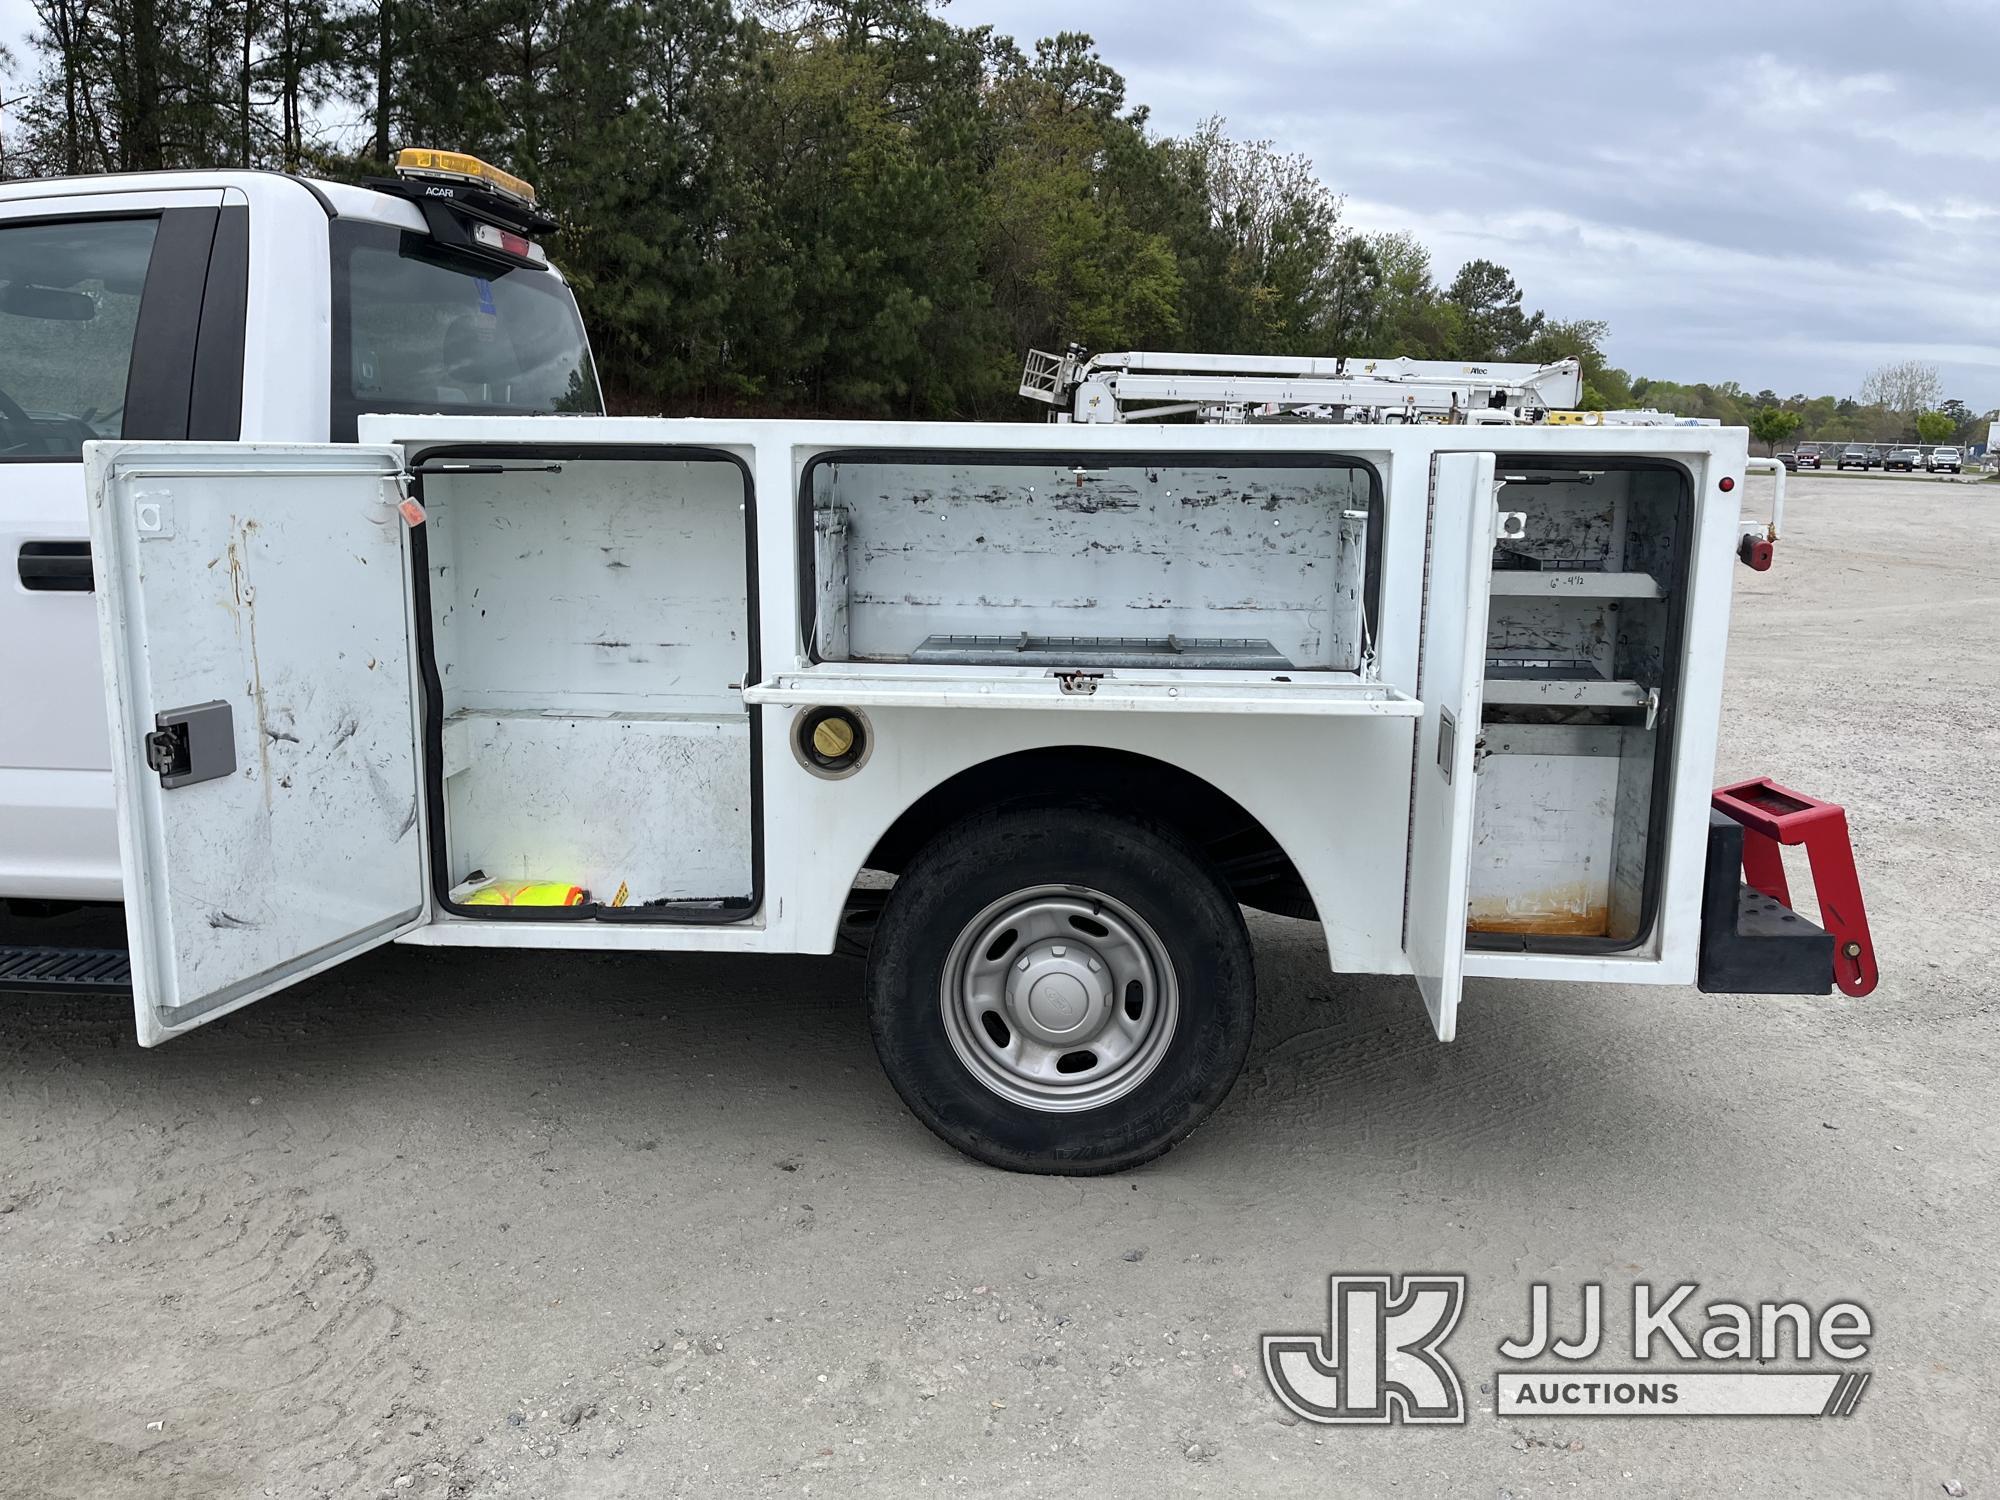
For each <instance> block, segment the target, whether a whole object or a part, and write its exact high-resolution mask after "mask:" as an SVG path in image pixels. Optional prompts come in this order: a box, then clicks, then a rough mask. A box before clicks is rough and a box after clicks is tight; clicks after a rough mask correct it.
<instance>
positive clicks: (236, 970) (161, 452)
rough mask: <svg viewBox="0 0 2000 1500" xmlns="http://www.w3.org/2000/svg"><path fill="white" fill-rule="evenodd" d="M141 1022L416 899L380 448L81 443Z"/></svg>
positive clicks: (265, 989) (148, 1023)
mask: <svg viewBox="0 0 2000 1500" xmlns="http://www.w3.org/2000/svg"><path fill="white" fill-rule="evenodd" d="M85 468H86V479H87V483H88V485H89V494H90V534H91V546H92V549H93V552H94V555H95V557H96V560H97V579H98V582H97V612H98V629H99V633H100V640H101V646H102V649H103V654H104V668H105V684H106V696H107V700H108V705H109V710H110V720H111V739H112V743H111V776H112V785H113V789H114V791H115V792H116V794H117V801H118V842H119V854H120V859H121V862H122V864H123V867H124V881H125V923H126V931H127V935H128V937H129V939H130V943H131V950H132V997H133V1006H134V1009H135V1011H136V1012H137V1019H138V1024H139V1041H140V1044H141V1045H143V1046H148V1047H150V1046H153V1045H154V1044H156V1043H158V1042H161V1041H164V1040H165V1039H166V1038H168V1037H170V1036H174V1035H176V1034H178V1033H180V1032H182V1031H186V1030H188V1029H189V1028H191V1027H193V1026H198V1025H200V1024H201V1023H203V1022H205V1021H211V1020H214V1019H215V1018H216V1017H217V1016H220V1015H224V1014H226V1013H227V1012H229V1011H232V1010H235V1009H236V1008H237V1007H239V1006H242V1005H247V1004H248V1003H249V1002H251V1001H252V1000H256V999H259V998H261V997H262V996H264V995H268V994H270V993H271V992H272V991H274V990H278V989H282V988H284V987H285V986H286V985H288V984H291V983H293V982H294V981H296V980H299V979H302V978H304V977H305V976H306V975H308V974H312V973H315V972H317V971H318V970H320V969H324V968H326V967H328V966H329V965H331V964H334V963H338V962H339V961H340V960H341V959H343V958H347V957H351V956H352V955H354V954H356V953H360V952H362V951H364V950H366V949H368V948H372V947H375V946H376V945H378V944H381V943H385V942H387V941H388V940H389V939H390V938H392V937H395V936H396V935H397V934H399V933H401V932H405V931H407V930H409V929H410V928H412V927H415V926H417V925H418V924H419V923H420V922H421V921H422V920H423V918H424V913H425V897H424V879H423V875H424V868H423V830H422V806H421V802H420V799H419V795H418V794H419V787H420V781H419V774H418V773H419V761H418V755H417V715H416V690H415V679H414V677H413V675H412V671H411V666H412V662H411V648H410V628H409V603H408V591H409V584H408V578H409V569H408V567H407V565H406V562H405V557H404V548H405V541H404V537H405V532H406V526H405V523H404V517H403V516H402V515H401V514H399V511H398V506H399V502H400V501H401V499H402V495H401V491H400V489H399V487H398V483H397V476H398V474H399V473H400V471H401V468H402V456H401V454H400V453H399V452H397V451H396V450H393V449H388V448H357V447H354V446H352V445H341V446H332V445H313V446H305V445H298V444H258V443H213V444H210V443H92V444H87V445H86V447H85Z"/></svg>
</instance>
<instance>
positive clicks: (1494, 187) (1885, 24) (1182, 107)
mask: <svg viewBox="0 0 2000 1500" xmlns="http://www.w3.org/2000/svg"><path fill="white" fill-rule="evenodd" d="M949 14H950V15H951V16H952V18H953V19H954V20H956V21H957V22H958V23H959V24H961V25H973V24H978V23H981V22H987V21H990V22H992V23H993V24H994V25H995V26H996V27H998V28H999V29H1001V30H1003V31H1008V32H1011V33H1012V34H1013V35H1015V36H1016V37H1018V38H1020V39H1022V40H1023V42H1024V43H1025V42H1026V40H1027V39H1028V38H1030V37H1033V36H1041V35H1048V34H1050V33H1052V32H1054V31H1056V30H1060V29H1062V28H1064V27H1068V28H1070V29H1073V30H1087V31H1089V32H1090V33H1091V34H1092V35H1093V36H1095V37H1096V38H1097V41H1098V44H1099V47H1100V49H1101V51H1102V52H1103V53H1104V56H1105V58H1106V60H1107V61H1109V62H1110V63H1111V64H1112V65H1113V66H1115V67H1117V68H1118V69H1119V70H1120V71H1121V72H1122V73H1124V74H1125V76H1126V78H1127V80H1128V81H1129V84H1130V89H1131V97H1132V98H1133V99H1134V100H1135V101H1139V102H1144V103H1147V104H1149V105H1151V106H1152V108H1153V114H1154V119H1155V122H1156V123H1157V124H1158V126H1159V127H1160V128H1161V129H1163V130H1167V131H1174V132H1178V131H1182V130H1185V129H1187V128H1188V127H1189V126H1190V125H1192V124H1193V123H1194V122H1195V121H1197V120H1199V119H1201V118H1202V117H1204V116H1206V115H1210V114H1220V115H1223V116H1226V117H1227V118H1228V120H1229V122H1230V126H1231V130H1232V132H1233V133H1235V134H1238V135H1247V136H1253V137H1268V138H1269V139H1271V140H1273V141H1275V142H1277V143H1279V144H1280V145H1282V146H1285V147H1288V148H1291V149H1295V150H1299V151H1303V152H1306V153H1307V154H1308V155H1310V156H1311V157H1312V158H1313V160H1314V161H1315V163H1317V165H1318V168H1319V172H1320V176H1321V177H1322V178H1324V179H1325V180H1326V181H1327V182H1328V183H1329V184H1331V185H1332V186H1333V187H1334V188H1336V189H1337V190H1339V191H1340V192H1343V193H1345V194H1346V195H1347V210H1346V212H1347V218H1348V220H1349V222H1350V223H1352V224H1354V225H1357V226H1359V227H1362V228H1365V229H1409V230H1413V231H1415V232H1416V234H1417V235H1418V236H1419V237H1420V238H1421V239H1422V240H1423V241H1424V242H1425V243H1426V244H1427V245H1429V246H1430V247H1431V251H1432V254H1433V257H1434V259H1435V261H1436V263H1437V265H1438V266H1439V267H1440V269H1441V272H1442V278H1449V276H1450V274H1451V272H1452V270H1454V269H1455V268H1456V267H1457V266H1458V264H1460V263H1461V262H1463V261H1465V260H1468V259H1471V258H1473V257H1475V256H1485V257H1487V258H1489V259H1492V260H1497V261H1499V262H1501V263H1502V264H1503V265H1506V266H1507V267H1509V268H1510V269H1511V270H1512V271H1513V272H1514V274H1515V279H1516V280H1517V281H1519V282H1520V284H1521V286H1522V288H1523V289H1524V290H1525V292H1526V293H1527V301H1528V304H1529V305H1530V306H1539V307H1543V308H1546V309H1547V310H1548V311H1549V313H1550V314H1551V315H1554V316H1561V317H1594V318H1603V319H1605V320H1607V321H1608V322H1609V323H1610V324H1611V345H1610V352H1611V357H1612V362H1613V363H1614V364H1619V365H1622V366H1624V367H1625V368H1626V369H1628V370H1630V371H1632V372H1633V373H1634V374H1650V375H1654V376H1664V377H1666V378H1669V379H1675V380H1712V381H1721V380H1729V379H1734V380H1736V381H1738V382H1740V383H1741V384H1742V385H1744V386H1745V387H1747V388H1748V389H1750V390H1752V391H1756V390H1759V389H1762V388H1763V387H1765V386H1769V387H1771V388H1772V389H1774V390H1776V391H1778V392H1779V393H1780V394H1781V395H1790V394H1791V393H1793V392H1794V391H1804V392H1807V393H1809V394H1818V393H1820V392H1832V393H1836V394H1848V393H1852V392H1853V391H1854V390H1855V388H1856V387H1857V386H1858V385H1859V384H1860V381H1861V378H1862V376H1863V375H1864V374H1866V373H1867V371H1868V370H1870V369H1871V368H1873V367H1874V366H1876V365H1878V364H1881V363H1884V362H1886V361H1889V360H1893V359H1904V358H1921V359H1925V360H1929V361H1932V362H1934V363H1935V364H1936V365H1937V366H1938V367H1939V369H1940V371H1941V372H1942V374H1943V376H1944V383H1945V389H1946V394H1947V395H1948V396H1957V397H1960V398H1961V399H1963V400H1964V401H1965V402H1966V404H1967V405H1969V406H1972V407H1973V408H1974V409H1976V410H1982V411H1983V410H1985V409H1987V408H1990V407H1994V406H2000V0H1903V3H1900V4H1894V5H1883V4H1880V3H1879V0H1878V3H1871V4H1850V3H1842V0H1731V3H1717V0H1679V3H1664V4H1661V3H1653V4H1639V3H1634V0H1609V3H1607V0H1594V3H1577V0H1545V3H1541V4H1531V5H1492V4H1481V5H1469V4H1458V3H1452V0H1367V3H1348V0H1337V3H1336V0H1320V3H1312V0H1229V3H1226V4H1223V3H1213V0H1209V3H1204V0H1145V3H1136V0H1135V3H1122V0H1082V3H1078V0H953V4H952V6H951V8H950V11H949Z"/></svg>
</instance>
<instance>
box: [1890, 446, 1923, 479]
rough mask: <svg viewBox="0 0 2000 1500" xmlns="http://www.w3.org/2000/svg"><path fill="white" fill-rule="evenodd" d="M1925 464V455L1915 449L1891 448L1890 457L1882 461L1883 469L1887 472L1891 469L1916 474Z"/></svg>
mask: <svg viewBox="0 0 2000 1500" xmlns="http://www.w3.org/2000/svg"><path fill="white" fill-rule="evenodd" d="M1923 463H1924V456H1923V454H1921V453H1919V452H1917V450H1916V449H1914V448H1891V449H1890V450H1889V456H1888V457H1887V458H1885V459H1883V460H1882V468H1883V470H1884V471H1885V472H1886V471H1887V470H1890V469H1903V470H1906V471H1908V472H1910V473H1912V474H1914V473H1915V472H1916V471H1917V470H1918V469H1920V468H1922V467H1923Z"/></svg>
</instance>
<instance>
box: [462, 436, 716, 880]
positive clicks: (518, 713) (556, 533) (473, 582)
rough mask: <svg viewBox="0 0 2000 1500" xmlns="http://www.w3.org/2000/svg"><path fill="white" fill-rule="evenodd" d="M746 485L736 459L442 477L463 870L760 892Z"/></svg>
mask: <svg viewBox="0 0 2000 1500" xmlns="http://www.w3.org/2000/svg"><path fill="white" fill-rule="evenodd" d="M745 500H746V494H745V488H744V482H743V477H742V472H741V470H739V469H738V468H737V467H736V466H735V465H734V464H731V463H728V462H726V461H722V460H703V461H689V460H685V459H674V460H671V461H668V460H665V459H661V460H632V461H627V460H623V459H587V460H575V461H568V462H565V463H564V464H563V466H562V471H561V472H560V473H556V474H551V473H546V472H539V471H533V470H526V469H523V470H514V471H509V472H504V473H499V474H452V475H439V474H433V475H430V476H428V477H427V480H426V483H425V487H424V504H425V508H426V509H427V511H428V512H429V519H428V520H427V522H426V523H425V532H426V539H427V544H428V548H429V584H430V594H431V599H430V607H431V621H432V630H433V634H434V637H435V665H436V668H437V673H438V678H439V681H440V683H441V685H442V688H443V697H444V703H443V708H444V713H445V721H444V726H443V733H442V745H441V751H442V760H443V766H442V770H443V774H444V792H445V836H446V847H447V851H448V854H449V870H448V875H449V880H450V882H451V883H453V884H456V883H458V882H460V881H462V880H464V879H465V878H466V876H468V875H469V874H471V873H472V872H473V871H475V870H478V871H483V872H484V873H485V874H486V875H488V876H490V877H492V878H494V879H496V880H497V879H520V880H561V881H568V882H571V883H574V884H577V885H581V886H584V887H586V888H587V889H589V891H590V892H591V894H592V896H593V897H594V898H596V899H598V900H601V901H607V902H608V901H610V900H611V899H612V897H613V895H614V894H615V892H616V891H617V890H618V888H619V886H620V885H625V886H628V887H629V890H630V901H631V903H632V904H633V905H634V906H638V905H640V904H642V903H645V902H648V901H668V902H704V901H714V900H716V899H718V898H726V899H733V900H742V899H746V898H748V897H749V896H750V894H751V884H752V878H751V853H750V726H749V719H748V715H747V710H746V709H745V708H744V705H743V701H742V696H741V694H740V693H739V692H738V691H736V685H737V684H740V683H741V682H742V681H743V679H744V675H745V673H746V672H747V670H748V668H749V645H748V640H749V629H748V627H749V603H748V597H749V596H748V589H747V571H746V569H747V558H746V550H745V548H746V540H745V529H744V505H745Z"/></svg>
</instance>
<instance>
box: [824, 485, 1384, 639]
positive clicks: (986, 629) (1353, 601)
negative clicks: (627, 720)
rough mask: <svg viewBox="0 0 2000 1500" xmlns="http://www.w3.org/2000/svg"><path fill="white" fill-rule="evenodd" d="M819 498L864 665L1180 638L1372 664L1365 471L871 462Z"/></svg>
mask: <svg viewBox="0 0 2000 1500" xmlns="http://www.w3.org/2000/svg"><path fill="white" fill-rule="evenodd" d="M822 489H823V492H824V496H825V504H826V506H827V507H828V508H830V509H832V510H834V511H836V512H838V513H839V514H841V515H842V516H844V517H845V520H846V533H847V536H846V571H847V584H848V591H847V606H848V618H847V633H848V639H849V643H850V646H851V649H852V652H853V654H854V656H855V657H857V658H860V659H863V660H886V661H894V660H898V659H902V658H907V657H908V656H909V655H910V653H911V652H912V651H913V650H915V648H916V647H917V646H918V645H920V644H921V643H922V642H923V641H924V640H925V638H926V637H929V636H932V635H1003V636H1005V635H1019V634H1022V633H1028V634H1034V635H1051V636H1113V637H1150V638H1155V639H1157V638H1160V637H1164V636H1167V635H1170V634H1171V635H1177V636H1181V637H1184V638H1185V637H1197V638H1198V637H1222V638H1228V639H1240V638H1251V639H1263V640H1269V641H1270V642H1271V643H1272V644H1273V645H1274V646H1275V647H1276V648H1277V649H1278V651H1279V652H1280V653H1282V654H1283V655H1284V656H1285V657H1286V658H1287V659H1288V660H1289V661H1290V662H1291V663H1292V664H1293V665H1294V666H1297V667H1336V668H1340V669H1343V670H1352V669H1354V668H1355V667H1356V666H1357V665H1358V664H1359V663H1358V646H1357V641H1358V629H1357V622H1358V619H1359V615H1360V609H1361V604H1360V595H1361V582H1362V572H1363V561H1364V550H1365V549H1364V546H1363V538H1364V536H1365V529H1366V528H1365V524H1364V523H1363V522H1362V521H1360V520H1356V519H1353V518H1350V517H1349V516H1348V515H1347V512H1348V511H1350V510H1353V511H1361V510H1365V509H1366V506H1367V504H1368V476H1367V474H1366V473H1365V472H1364V471H1361V470H1358V469H1342V468H1307V467H1300V468H1286V467H1263V466H1252V465H1245V466H1241V467H1238V468H1234V469H1231V468H1229V467H1228V466H1227V465H1226V464H1224V465H1203V466H1199V467H1192V466H1191V467H1186V468H1180V467H1172V466H1147V467H1139V466H1134V465H1120V464H1116V463H1113V462H1110V461H1109V460H1107V462H1106V465H1105V467H1104V468H1103V469H1102V470H1088V471H1084V472H1082V473H1079V472H1077V471H1076V470H1075V469H1074V468H1072V467H1070V466H1066V465H1060V464H1051V465H1047V466H1043V465H1033V464H980V463H937V464H931V463H913V464H898V463H877V462H867V463H858V462H856V463H842V464H840V465H839V466H838V467H837V468H836V469H834V470H833V472H832V473H831V474H830V475H829V476H828V477H827V478H826V480H825V481H824V483H823V485H822ZM832 633H833V632H832V630H831V628H830V627H829V626H828V625H826V624H824V623H823V625H822V629H821V634H822V636H823V637H825V636H830V635H831V634H832ZM823 654H824V653H823Z"/></svg>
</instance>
